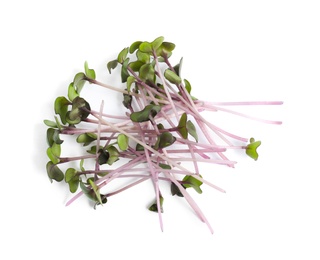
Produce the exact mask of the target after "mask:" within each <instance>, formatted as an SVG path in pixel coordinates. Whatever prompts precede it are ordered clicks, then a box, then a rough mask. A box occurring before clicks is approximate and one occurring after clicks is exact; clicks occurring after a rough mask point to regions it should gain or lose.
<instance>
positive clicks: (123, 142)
mask: <svg viewBox="0 0 320 260" xmlns="http://www.w3.org/2000/svg"><path fill="white" fill-rule="evenodd" d="M117 142H118V146H119V148H120V150H122V151H125V150H127V149H128V147H129V138H128V136H126V135H124V134H119V135H118V137H117Z"/></svg>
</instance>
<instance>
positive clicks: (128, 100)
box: [122, 94, 132, 108]
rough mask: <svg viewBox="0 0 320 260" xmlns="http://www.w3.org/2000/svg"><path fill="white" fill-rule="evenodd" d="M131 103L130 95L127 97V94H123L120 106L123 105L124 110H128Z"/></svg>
mask: <svg viewBox="0 0 320 260" xmlns="http://www.w3.org/2000/svg"><path fill="white" fill-rule="evenodd" d="M131 103H132V96H131V95H128V94H123V101H122V104H123V105H124V106H125V107H126V108H130V107H131Z"/></svg>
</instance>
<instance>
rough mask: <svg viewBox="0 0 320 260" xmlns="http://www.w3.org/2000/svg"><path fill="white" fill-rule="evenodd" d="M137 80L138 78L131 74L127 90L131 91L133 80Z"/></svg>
mask: <svg viewBox="0 0 320 260" xmlns="http://www.w3.org/2000/svg"><path fill="white" fill-rule="evenodd" d="M135 80H136V78H135V77H133V76H129V77H128V78H127V91H128V92H130V90H131V85H132V83H133V82H135Z"/></svg>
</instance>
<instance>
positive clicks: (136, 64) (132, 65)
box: [129, 60, 145, 72]
mask: <svg viewBox="0 0 320 260" xmlns="http://www.w3.org/2000/svg"><path fill="white" fill-rule="evenodd" d="M144 64H145V62H143V61H141V60H136V61H133V62H130V63H129V67H130V68H131V69H132V70H133V71H136V72H137V71H139V70H140V68H141V66H142V65H144Z"/></svg>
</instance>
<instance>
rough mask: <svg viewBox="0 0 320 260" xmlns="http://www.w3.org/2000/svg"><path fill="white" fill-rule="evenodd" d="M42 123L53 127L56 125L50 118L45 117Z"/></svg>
mask: <svg viewBox="0 0 320 260" xmlns="http://www.w3.org/2000/svg"><path fill="white" fill-rule="evenodd" d="M43 123H45V125H46V126H49V127H54V128H57V127H58V125H57V123H56V122H54V121H51V120H47V119H45V120H43Z"/></svg>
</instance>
